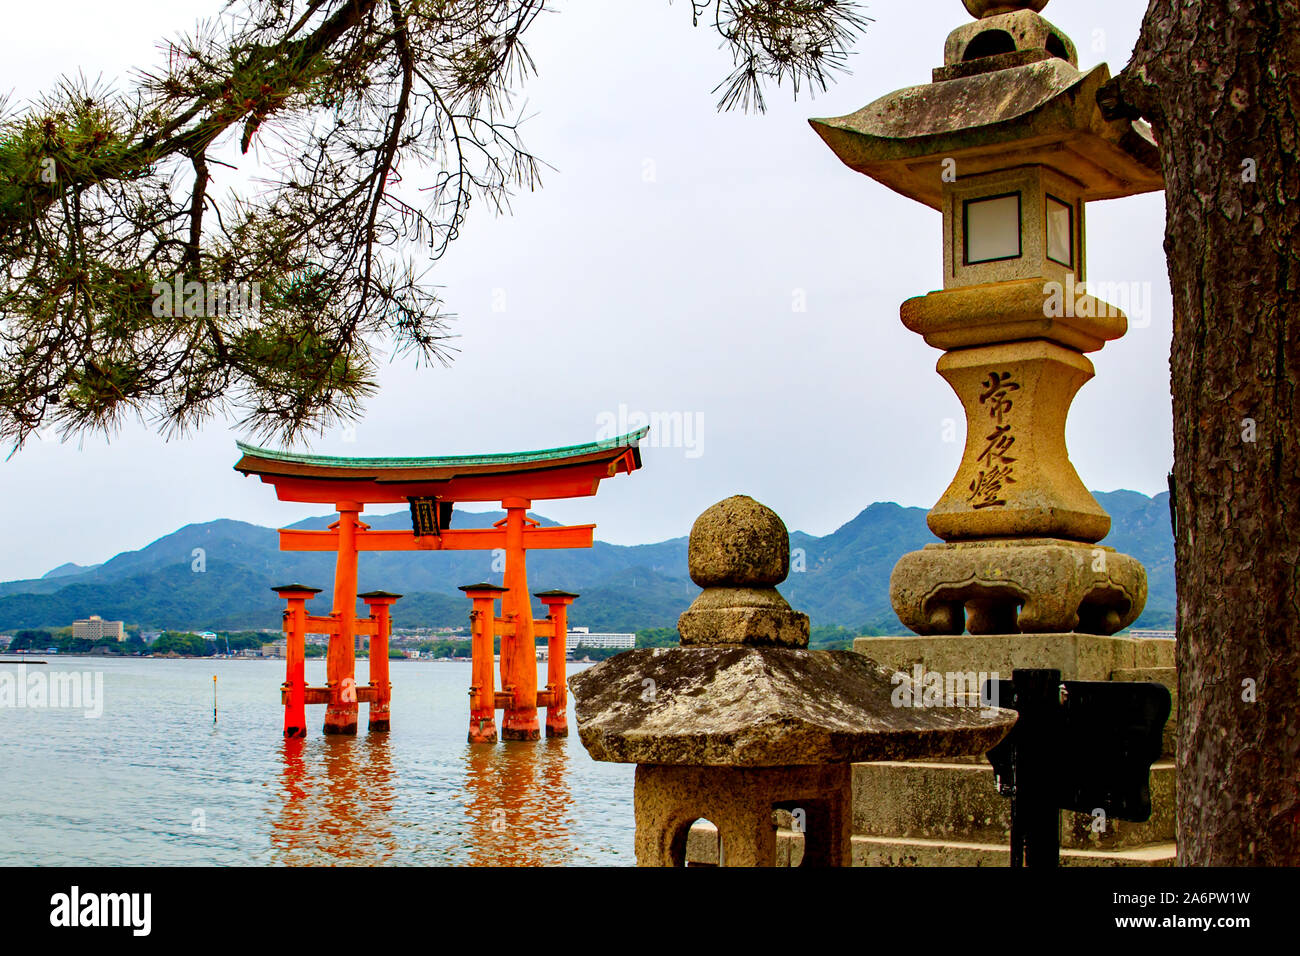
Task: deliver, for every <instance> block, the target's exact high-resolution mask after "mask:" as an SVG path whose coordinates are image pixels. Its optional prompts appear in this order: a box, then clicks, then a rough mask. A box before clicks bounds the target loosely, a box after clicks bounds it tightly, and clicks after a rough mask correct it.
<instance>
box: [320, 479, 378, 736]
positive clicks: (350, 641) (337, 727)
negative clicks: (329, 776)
mask: <svg viewBox="0 0 1300 956" xmlns="http://www.w3.org/2000/svg"><path fill="white" fill-rule="evenodd" d="M335 508H336V509H337V510H338V513H339V520H338V524H337V526H336V527H337V528H338V560H337V563H336V564H335V569H334V617H336V618H337V620H338V630H337V631H336V632H335V633H334V634H332V635H330V644H329V660H328V667H327V670H328V674H327V683H328V685H329V691H330V700H329V705H328V706H327V707H326V710H325V733H327V734H349V735H352V736H355V735H356V732H357V677H356V673H357V655H356V617H357V527H358V525H359V524H360V522H359V521H358V519H357V516H358V515H359V514H360V513H361V510H362V508H363V506H362V505H361V504H359V503H358V502H355V501H340V502H338V503H337V504H336V505H335ZM385 660H386V659H385Z"/></svg>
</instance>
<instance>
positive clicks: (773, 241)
mask: <svg viewBox="0 0 1300 956" xmlns="http://www.w3.org/2000/svg"><path fill="white" fill-rule="evenodd" d="M221 5H222V4H221V0H119V2H115V3H105V2H103V0H45V2H42V3H30V4H29V3H22V4H18V3H7V4H6V5H5V7H6V9H5V18H6V25H5V26H6V28H5V30H4V31H3V33H2V34H0V63H3V66H2V67H0V89H3V90H8V91H11V95H12V97H13V101H15V102H18V103H21V102H22V101H24V100H26V99H27V98H29V97H31V96H33V95H35V94H36V93H37V92H39V91H40V90H41V89H44V88H48V87H50V86H51V85H52V84H53V83H54V81H55V80H56V79H57V77H58V76H59V75H60V74H64V73H76V72H77V71H79V70H80V71H81V72H83V73H85V74H86V75H88V76H92V77H93V76H97V75H102V76H104V77H105V78H110V79H118V80H121V81H122V82H129V80H128V76H129V71H130V69H131V68H132V67H140V66H150V65H153V64H154V63H156V62H157V59H158V53H157V50H156V47H155V44H156V42H157V41H158V40H159V39H161V38H164V37H168V36H173V35H175V34H176V33H178V32H180V31H183V30H188V29H189V28H191V27H192V26H193V25H194V23H195V21H196V20H197V19H198V18H199V17H204V16H210V15H212V14H214V13H216V12H217V11H218V10H219V8H220V7H221ZM555 6H556V7H557V9H558V11H559V12H557V13H553V14H550V15H547V16H543V17H542V18H541V19H540V21H539V22H538V23H537V24H536V26H535V28H534V30H533V31H532V33H531V35H530V36H529V47H530V50H531V52H532V54H533V56H534V58H535V60H536V62H537V65H538V69H539V72H540V76H539V77H538V78H536V79H535V80H533V81H532V82H531V83H530V84H529V86H528V88H527V90H526V91H525V95H524V96H522V97H521V103H522V102H523V101H524V99H526V101H527V112H528V114H529V115H530V116H531V119H530V120H529V122H528V123H527V125H526V126H525V130H524V133H525V139H526V142H527V144H528V146H529V147H530V148H531V149H532V151H533V152H534V153H536V154H538V155H539V156H540V157H541V158H543V159H544V160H546V161H547V162H548V163H550V164H551V165H552V166H554V167H555V170H554V171H552V172H549V173H548V174H547V175H546V176H545V179H544V185H543V188H542V189H541V190H540V191H538V192H536V193H525V194H523V195H519V196H517V197H516V198H515V200H514V202H513V214H511V215H509V216H505V217H501V218H497V217H495V216H494V214H493V213H492V211H491V210H490V209H488V208H486V207H484V206H482V205H480V206H478V207H477V208H475V209H472V210H471V213H470V221H469V223H468V226H467V228H466V229H465V230H464V231H463V235H462V238H461V239H459V240H458V241H457V242H456V243H454V244H453V246H452V247H451V250H450V252H449V253H448V254H447V256H446V257H445V258H444V259H443V260H442V261H441V262H440V263H438V265H437V267H436V270H435V272H434V276H435V280H434V281H436V282H437V283H438V284H439V285H442V286H445V289H444V291H443V295H444V298H445V301H446V308H447V310H448V311H450V312H454V313H456V314H457V315H458V316H459V318H458V319H457V321H456V323H455V326H454V331H455V332H456V334H457V335H458V336H459V338H458V339H457V340H456V342H454V343H453V344H454V345H455V346H456V347H457V348H458V349H460V352H459V354H458V356H457V358H456V361H455V364H454V365H453V367H451V368H450V369H441V368H434V369H416V368H414V367H413V366H412V365H411V364H409V363H403V362H397V363H394V364H391V365H387V366H386V367H385V368H384V370H383V374H382V379H381V385H382V391H381V393H380V394H379V395H378V396H377V397H376V398H375V399H373V400H372V401H371V402H370V403H369V405H368V407H367V410H366V415H365V418H364V420H363V421H362V422H360V424H359V425H358V426H357V428H356V432H355V435H353V436H349V435H347V434H345V433H344V432H342V431H334V432H332V433H329V434H326V435H324V436H320V437H318V438H316V439H314V440H313V442H312V443H311V448H312V450H314V451H315V452H317V453H320V454H327V455H441V454H457V453H469V452H497V451H519V450H527V449H533V448H546V447H551V446H555V445H566V444H575V443H580V442H585V441H591V440H593V439H594V438H595V437H597V434H598V431H599V430H600V428H601V426H602V424H604V423H606V422H608V421H609V420H610V419H611V418H613V419H617V418H619V416H620V408H624V409H626V413H625V414H628V415H630V414H634V413H637V412H641V413H645V414H651V413H656V412H657V413H672V412H680V413H683V414H684V415H685V416H687V417H688V418H689V420H690V421H691V422H694V423H697V424H698V426H699V431H698V433H697V434H693V435H691V436H690V437H691V438H692V441H691V442H690V443H689V447H677V448H656V447H648V448H646V449H645V450H644V461H645V467H644V468H643V469H642V470H641V471H640V472H637V473H635V474H633V475H632V476H630V477H628V476H620V477H619V478H617V479H614V480H609V481H606V482H604V483H603V484H602V486H601V490H600V493H599V495H598V496H597V497H595V498H583V499H574V500H571V501H564V502H542V503H539V504H538V505H537V507H536V510H538V511H539V512H541V513H543V514H546V515H548V516H550V517H553V518H556V519H558V520H561V521H570V522H575V523H576V522H587V521H594V522H597V523H598V525H599V527H598V530H597V536H598V537H600V538H601V539H603V540H606V541H612V542H616V543H620V544H636V543H641V542H647V541H657V540H662V539H664V538H668V537H673V536H676V535H681V534H685V533H686V532H687V531H688V530H689V529H690V525H691V522H692V521H693V520H694V518H695V516H696V515H697V514H699V512H700V511H702V510H703V509H704V508H706V507H708V506H709V505H710V504H712V503H713V502H715V501H717V500H719V499H721V498H724V497H726V496H728V495H731V494H737V493H743V494H749V495H752V496H754V497H756V498H758V499H759V500H760V501H762V502H764V503H765V504H768V505H770V506H771V507H773V508H775V509H776V510H777V511H778V512H779V513H780V514H781V516H782V517H783V518H784V519H785V521H786V524H787V525H788V526H789V527H790V528H791V530H795V529H798V530H803V531H806V532H809V533H812V534H818V535H821V534H827V533H829V532H831V531H834V530H835V529H836V528H837V527H839V526H840V525H841V524H843V523H845V522H846V521H849V520H850V519H851V518H853V517H854V516H855V515H856V514H857V513H858V512H859V511H860V510H861V509H862V508H864V507H866V506H867V505H868V504H870V503H871V502H873V501H883V500H888V501H897V502H900V503H902V504H906V505H918V506H922V507H926V508H928V507H930V506H931V505H932V504H933V503H934V502H935V501H936V500H937V499H938V497H939V496H940V494H942V492H943V490H944V488H945V487H946V486H947V484H948V483H949V481H950V480H951V479H952V476H953V474H954V472H955V471H956V468H957V464H958V461H959V458H960V454H961V448H962V444H961V443H962V441H963V440H964V430H963V427H962V424H961V418H962V416H961V408H960V405H959V403H958V402H957V399H956V397H955V396H954V395H953V394H952V392H951V391H950V390H949V388H948V386H947V385H946V384H945V383H944V382H943V380H942V379H940V378H939V377H938V375H937V374H936V373H935V371H934V366H935V361H936V360H937V359H938V357H939V354H940V353H939V352H938V351H936V350H934V349H931V348H930V347H928V346H927V345H925V343H924V342H923V341H922V340H921V339H920V337H919V336H916V335H914V334H913V333H911V332H908V331H907V330H906V329H904V328H903V327H902V325H901V324H900V322H899V318H898V307H899V304H900V303H901V302H902V301H903V300H904V299H906V298H909V297H911V296H914V295H919V294H923V293H925V292H927V291H930V290H932V289H936V288H939V287H940V285H941V268H942V247H941V244H940V243H941V230H940V217H939V214H938V213H937V212H934V211H931V210H929V209H927V208H925V207H922V206H920V205H918V204H916V203H914V202H911V201H909V200H906V199H903V198H902V197H900V196H898V195H896V194H894V193H893V192H891V191H890V190H888V189H886V188H885V187H883V186H880V185H878V184H876V183H874V182H872V181H871V180H869V179H867V178H865V177H863V176H860V175H858V174H856V173H853V172H851V171H850V170H848V169H847V168H846V167H844V166H843V165H842V164H841V163H840V162H839V160H838V159H836V158H835V156H834V155H833V154H832V153H831V152H830V151H829V150H828V149H827V148H826V147H825V145H824V144H823V143H822V142H821V140H820V139H819V138H818V137H817V136H816V134H815V133H813V131H812V130H811V129H810V128H809V127H808V125H807V122H806V119H807V118H808V117H810V116H840V115H843V114H846V113H850V112H853V111H854V110H857V109H859V108H860V107H862V106H864V105H866V104H867V103H868V102H870V101H872V100H874V99H876V98H878V97H879V96H881V95H883V94H885V93H888V92H890V91H891V90H894V89H897V88H899V87H903V86H909V85H913V84H917V83H924V82H928V81H929V79H930V70H931V69H932V68H933V67H935V66H939V65H941V64H942V56H943V44H944V39H945V37H946V36H947V34H948V32H949V31H950V30H952V29H954V28H955V27H957V26H959V25H961V24H962V23H965V22H969V16H968V15H967V13H966V12H965V10H964V9H963V7H962V5H961V3H960V0H892V2H886V0H878V2H873V3H870V4H869V5H868V6H869V10H868V12H869V14H870V15H871V16H873V17H874V18H875V22H874V23H873V24H872V25H871V26H870V28H869V30H868V32H867V34H866V36H865V37H864V38H863V40H862V41H861V42H860V43H859V44H858V46H857V49H856V55H855V56H854V57H853V62H852V69H853V73H852V75H850V76H848V77H846V78H843V79H842V80H841V81H840V82H839V83H838V84H837V85H835V86H834V87H832V88H831V90H830V91H829V92H828V93H826V94H823V95H819V96H818V97H817V98H816V99H815V100H814V99H809V98H808V97H806V96H801V97H800V99H799V100H798V101H797V102H794V101H792V99H791V96H790V93H789V92H788V91H779V90H773V91H771V92H770V95H769V97H768V100H769V112H768V113H767V114H766V115H762V116H759V115H744V114H728V115H720V114H718V113H717V112H716V111H715V101H716V96H715V95H714V94H713V93H712V90H713V88H714V86H715V85H716V84H717V82H718V81H719V80H721V79H722V78H723V77H724V76H725V75H726V74H727V72H728V71H729V69H730V58H729V56H728V55H727V54H726V52H725V51H723V50H721V49H719V46H718V42H717V40H716V38H715V35H714V34H713V33H712V32H711V31H709V30H707V29H705V28H703V27H701V28H699V29H692V26H691V18H690V4H689V2H687V0H678V2H676V3H674V4H670V3H669V2H668V0H561V2H559V3H557V4H555ZM1144 6H1145V5H1144V4H1142V3H1139V2H1135V0H1089V2H1087V3H1082V2H1078V0H1056V2H1055V3H1053V4H1051V5H1050V6H1049V7H1048V9H1047V10H1045V11H1044V12H1045V15H1047V16H1048V17H1049V18H1051V19H1052V20H1053V22H1055V23H1056V24H1057V25H1058V26H1060V27H1061V28H1062V29H1064V30H1065V31H1066V32H1067V33H1068V34H1069V35H1070V36H1072V37H1073V38H1074V40H1075V42H1076V44H1077V45H1078V47H1079V51H1080V60H1081V64H1080V65H1081V66H1082V67H1084V68H1085V69H1086V68H1089V67H1091V66H1093V65H1095V64H1096V63H1098V62H1101V61H1106V62H1108V63H1109V64H1110V66H1111V69H1112V71H1118V70H1119V69H1120V68H1121V67H1122V66H1123V65H1124V63H1125V62H1126V61H1127V59H1128V56H1129V53H1130V51H1131V50H1132V47H1133V44H1134V42H1135V40H1136V38H1137V31H1138V28H1139V25H1140V21H1141V16H1142V12H1143V8H1144ZM1088 230H1089V235H1088V240H1089V242H1088V256H1089V270H1090V274H1091V277H1092V279H1093V280H1094V281H1095V280H1111V281H1116V282H1139V283H1150V289H1151V290H1152V300H1151V301H1152V307H1151V312H1150V315H1149V316H1148V317H1147V320H1146V322H1145V327H1142V328H1133V329H1131V330H1130V332H1129V334H1128V335H1127V336H1126V337H1125V338H1123V339H1121V340H1120V341H1118V342H1115V343H1111V344H1110V345H1108V346H1107V347H1106V348H1105V349H1104V350H1103V351H1102V352H1100V353H1095V354H1093V355H1092V360H1093V362H1094V364H1095V365H1096V368H1097V373H1098V374H1097V378H1096V379H1094V380H1093V381H1092V382H1090V383H1089V384H1088V385H1086V386H1085V387H1084V389H1083V391H1082V392H1081V393H1080V395H1079V397H1078V398H1077V399H1076V401H1075V403H1074V406H1073V411H1072V414H1071V417H1070V420H1069V427H1068V430H1067V438H1068V441H1069V447H1070V451H1071V457H1072V459H1073V461H1074V463H1075V466H1076V468H1077V470H1078V472H1079V474H1080V476H1081V477H1082V478H1083V481H1084V483H1085V484H1086V485H1087V486H1088V487H1089V488H1094V489H1099V490H1105V491H1110V490H1114V489H1117V488H1129V489H1133V490H1137V491H1141V492H1144V493H1147V494H1154V493H1156V492H1159V491H1161V490H1163V489H1164V487H1165V475H1166V473H1167V472H1168V470H1169V468H1170V465H1171V461H1172V438H1171V434H1170V430H1171V425H1170V422H1171V417H1170V402H1169V366H1168V355H1169V338H1170V328H1171V319H1170V313H1171V305H1170V296H1169V282H1168V276H1167V272H1166V267H1165V262H1164V256H1163V252H1162V241H1163V232H1164V202H1163V196H1162V195H1160V194H1155V195H1148V196H1142V197H1137V198H1132V199H1126V200H1120V201H1115V202H1108V203H1098V204H1094V205H1092V206H1090V207H1089V210H1088ZM800 304H806V311H797V309H798V307H799V306H800ZM1135 324H1137V323H1135ZM947 419H956V420H957V421H958V427H957V434H956V441H945V440H944V431H945V420H947ZM237 437H241V436H239V435H238V434H237V433H236V431H234V430H233V429H232V427H231V426H230V424H228V423H226V422H221V421H214V422H211V423H210V424H209V425H208V426H207V427H206V428H205V429H204V430H203V431H202V433H201V434H200V435H198V436H196V437H194V438H191V439H188V440H173V441H171V442H164V441H163V440H162V439H161V438H159V437H158V436H157V435H155V434H153V433H151V431H150V430H149V429H148V428H146V427H144V426H140V425H134V426H130V427H127V428H125V429H123V430H122V431H121V432H120V433H118V434H116V435H114V436H113V437H112V438H111V440H108V441H105V440H104V439H101V438H89V439H85V440H84V441H82V442H78V441H76V440H73V441H71V442H68V443H58V442H54V441H47V442H40V441H38V442H34V443H33V444H31V445H29V446H28V447H27V448H25V449H23V450H22V451H21V452H19V453H18V454H16V455H15V456H14V457H12V458H11V459H9V460H8V461H7V462H4V463H3V464H0V468H3V471H2V472H0V480H2V481H3V487H4V489H5V502H6V514H5V516H4V520H5V523H6V525H7V527H6V535H5V537H6V539H7V541H8V542H9V547H8V548H6V549H5V550H4V552H3V554H0V579H13V578H20V577H35V576H39V575H40V574H43V573H44V572H45V571H48V570H49V569H51V568H53V567H54V566H56V565H58V564H61V563H63V562H65V561H76V562H78V563H81V564H89V563H95V562H100V561H103V560H105V559H107V558H109V557H111V556H112V555H114V554H116V553H117V552H119V551H123V550H128V549H133V548H138V547H141V546H143V545H145V544H147V543H148V542H150V541H152V540H153V539H155V538H157V537H158V536H160V535H163V534H166V533H167V532H170V531H172V530H175V529H176V528H178V527H180V526H182V525H184V524H187V523H191V522H202V521H208V520H212V519H214V518H222V517H225V518H238V519H242V520H246V521H252V522H256V523H259V524H265V525H283V524H288V523H290V522H293V521H295V520H297V519H299V518H302V517H304V516H306V515H308V514H313V513H318V512H319V511H320V510H321V509H319V508H313V507H311V506H305V505H295V504H291V503H285V502H279V501H277V500H276V499H275V496H274V493H273V491H272V489H271V488H270V487H269V486H266V485H263V484H261V483H260V482H258V481H257V480H256V479H252V478H244V477H242V476H240V475H239V474H237V473H236V472H234V471H232V470H231V466H232V465H233V464H234V462H235V460H236V458H237V453H236V449H235V444H234V443H235V440H236V438H237ZM349 438H351V440H348V439H349ZM475 507H477V506H475ZM383 510H392V508H391V507H385V508H384V509H383ZM178 560H189V557H188V555H182V556H178Z"/></svg>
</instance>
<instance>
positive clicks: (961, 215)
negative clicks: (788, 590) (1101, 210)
mask: <svg viewBox="0 0 1300 956" xmlns="http://www.w3.org/2000/svg"><path fill="white" fill-rule="evenodd" d="M1045 5H1047V4H1045V0H1039V1H1035V3H1028V1H1026V0H1021V1H1018V3H1010V1H1005V0H1004V1H1001V3H978V1H976V0H967V3H966V7H967V9H970V10H971V13H974V14H976V16H979V17H980V20H978V21H976V22H974V23H969V25H966V26H962V27H958V29H957V30H954V31H953V33H952V35H950V36H949V38H948V43H946V46H945V48H944V66H941V68H939V69H936V70H935V77H933V81H935V82H932V83H928V85H926V86H920V87H913V88H907V90H901V91H898V92H893V94H889V95H888V96H884V98H883V99H880V100H876V101H875V103H872V104H871V105H868V107H865V108H863V109H859V111H858V112H857V113H853V114H850V116H845V117H841V118H839V120H814V121H813V126H814V129H815V130H816V131H818V133H819V134H820V135H822V138H823V139H824V140H826V142H827V144H828V146H829V147H831V148H832V150H833V151H835V152H836V155H837V156H839V157H840V159H841V160H842V161H844V163H845V164H848V165H849V166H852V168H853V169H857V170H859V172H862V173H866V174H867V176H870V177H871V178H874V179H878V181H879V182H883V183H884V185H887V186H889V187H891V189H893V190H896V191H898V193H901V194H904V195H906V196H909V198H911V199H915V200H918V202H920V203H924V204H926V206H930V207H932V208H935V209H940V211H941V212H943V216H944V287H943V290H940V291H935V293H931V294H928V295H923V297H920V298H915V299H910V300H909V302H906V303H904V307H902V320H904V324H905V325H906V326H907V328H909V329H911V330H914V332H917V333H919V334H920V336H923V337H924V339H926V342H927V343H930V345H932V346H935V347H937V349H943V350H945V354H944V355H943V358H940V360H939V373H940V375H941V376H944V378H945V380H946V381H948V382H949V385H950V386H952V388H953V390H954V392H956V393H957V395H958V398H959V399H961V401H962V405H963V407H965V412H966V421H967V431H966V449H965V454H963V457H962V462H961V466H959V468H958V471H957V476H956V477H954V479H953V483H952V484H950V485H949V488H948V490H946V492H945V493H944V496H943V498H940V501H939V502H937V503H936V505H935V507H933V509H932V510H931V511H930V516H928V523H930V528H931V531H933V532H935V535H937V536H939V537H940V538H943V541H944V542H945V544H941V545H933V546H930V548H927V549H924V550H922V551H917V553H914V554H909V555H906V557H905V558H904V559H902V561H901V562H900V563H898V566H897V568H896V570H894V575H893V580H892V583H891V598H892V601H893V606H894V610H896V613H897V614H898V617H900V619H901V620H902V622H904V623H905V624H906V626H907V627H909V628H911V630H913V631H917V632H918V633H924V635H943V633H950V635H958V633H962V632H963V631H966V630H970V632H971V633H1008V632H1017V631H1027V632H1071V631H1076V630H1078V631H1083V632H1087V633H1102V635H1109V633H1114V632H1115V631H1118V630H1121V628H1122V627H1125V626H1127V624H1130V623H1131V622H1132V620H1135V619H1136V618H1138V615H1139V614H1140V613H1141V610H1143V606H1144V605H1145V600H1147V575H1145V571H1144V570H1143V567H1141V564H1140V563H1139V562H1138V561H1135V559H1134V558H1130V557H1128V555H1125V554H1118V553H1115V551H1114V550H1113V549H1101V548H1097V546H1096V544H1097V541H1100V540H1101V538H1102V537H1105V536H1106V533H1108V532H1109V529H1110V518H1109V516H1108V515H1106V512H1105V511H1104V510H1102V509H1101V506H1100V505H1097V502H1096V499H1095V498H1093V497H1092V496H1091V494H1089V493H1088V490H1087V488H1084V485H1083V483H1082V481H1080V480H1079V476H1078V473H1076V472H1075V470H1074V466H1073V464H1071V463H1070V458H1069V454H1067V453H1066V445H1065V421H1066V415H1067V412H1069V407H1070V402H1071V401H1073V399H1074V395H1075V393H1076V392H1078V390H1079V389H1080V388H1082V386H1083V384H1084V382H1087V381H1088V380H1089V378H1091V377H1092V376H1093V367H1092V363H1091V362H1089V360H1088V358H1087V352H1093V351H1097V350H1099V349H1101V347H1102V346H1104V345H1105V342H1108V341H1112V339H1115V338H1119V337H1121V336H1122V334H1123V333H1125V332H1126V329H1127V320H1126V317H1125V315H1123V312H1122V311H1119V310H1118V308H1115V307H1113V306H1110V304H1108V303H1105V302H1102V300H1100V299H1096V298H1093V297H1092V295H1089V294H1088V293H1087V286H1086V282H1087V263H1086V255H1084V252H1086V242H1084V208H1086V203H1088V202H1093V200H1099V199H1114V198H1119V196H1127V195H1134V194H1138V193H1148V191H1152V190H1158V189H1161V187H1162V179H1161V174H1160V164H1158V157H1157V150H1156V144H1154V142H1153V140H1152V138H1151V133H1149V130H1148V129H1147V127H1145V125H1143V124H1134V122H1130V121H1115V122H1106V121H1104V120H1102V118H1101V114H1100V111H1099V109H1097V105H1096V94H1097V88H1099V87H1100V86H1101V85H1102V83H1104V82H1106V81H1108V79H1109V78H1110V73H1109V70H1108V69H1106V66H1105V65H1101V66H1097V68H1095V69H1092V70H1089V72H1087V73H1082V72H1080V70H1079V69H1078V57H1076V53H1075V48H1074V44H1073V43H1071V42H1070V39H1069V38H1067V36H1066V35H1065V34H1062V33H1061V31H1060V30H1058V29H1057V27H1056V26H1053V25H1052V23H1049V22H1048V21H1047V20H1044V18H1043V17H1041V16H1039V13H1037V12H1036V10H1040V9H1043V8H1044V7H1045Z"/></svg>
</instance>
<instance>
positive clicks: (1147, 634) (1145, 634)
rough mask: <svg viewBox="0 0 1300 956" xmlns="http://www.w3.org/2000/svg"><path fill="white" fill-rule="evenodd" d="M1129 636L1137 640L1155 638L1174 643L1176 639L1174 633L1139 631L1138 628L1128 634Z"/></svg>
mask: <svg viewBox="0 0 1300 956" xmlns="http://www.w3.org/2000/svg"><path fill="white" fill-rule="evenodd" d="M1128 636H1129V637H1137V638H1152V637H1155V638H1160V639H1162V640H1166V641H1172V640H1173V639H1174V632H1173V631H1139V630H1137V629H1136V628H1134V629H1133V630H1131V631H1129V632H1128Z"/></svg>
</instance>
